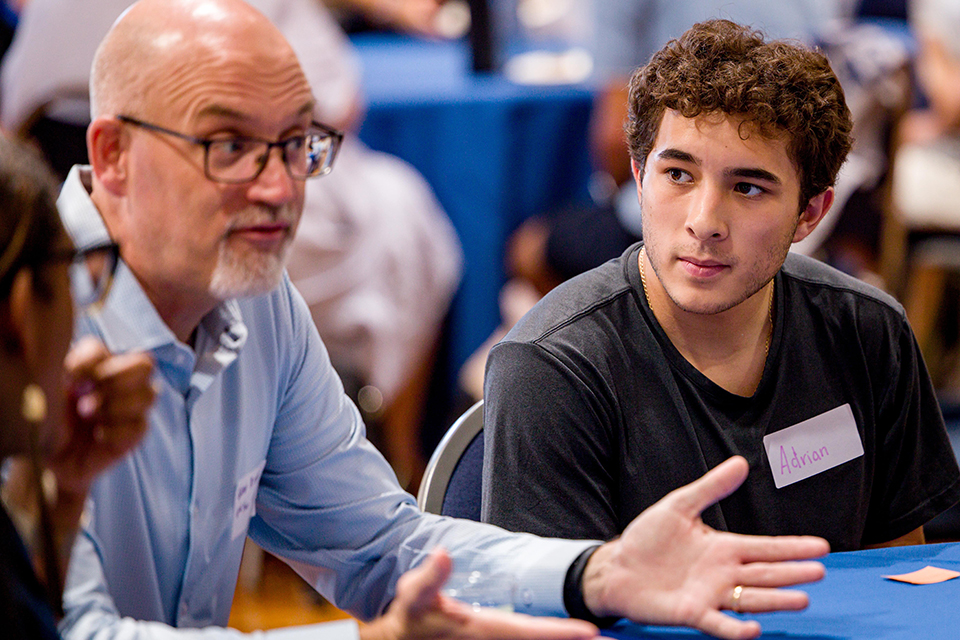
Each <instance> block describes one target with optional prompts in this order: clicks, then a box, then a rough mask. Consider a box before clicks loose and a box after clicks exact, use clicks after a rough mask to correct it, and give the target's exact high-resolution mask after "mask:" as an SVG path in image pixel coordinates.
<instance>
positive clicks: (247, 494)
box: [230, 460, 267, 540]
mask: <svg viewBox="0 0 960 640" xmlns="http://www.w3.org/2000/svg"><path fill="white" fill-rule="evenodd" d="M266 464H267V461H266V460H264V461H263V462H261V463H260V464H258V465H257V468H256V469H254V470H253V471H251V472H250V473H248V474H247V475H245V476H243V477H242V478H240V480H239V481H238V482H237V490H236V492H235V493H234V494H233V530H232V532H231V534H230V539H231V540H236V539H237V538H238V537H240V536H242V535H244V534H246V533H247V525H248V524H250V518H252V517H253V516H254V515H255V514H256V512H257V506H256V505H257V487H258V486H259V485H260V475H261V474H262V473H263V468H264V467H265V466H266Z"/></svg>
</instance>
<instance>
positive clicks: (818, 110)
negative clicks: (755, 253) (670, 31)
mask: <svg viewBox="0 0 960 640" xmlns="http://www.w3.org/2000/svg"><path fill="white" fill-rule="evenodd" d="M667 109H671V110H673V111H676V112H678V113H679V114H681V115H682V116H684V117H687V118H695V117H697V116H699V115H701V114H711V113H718V112H719V113H724V114H728V115H734V116H736V117H742V118H743V121H744V123H751V124H752V125H754V126H755V127H756V128H757V131H758V132H759V133H760V135H763V136H765V137H770V138H774V137H778V136H779V135H782V134H784V133H785V134H786V135H787V137H788V143H787V153H788V154H789V156H790V160H791V161H792V163H793V165H794V167H795V168H796V170H797V175H798V177H799V181H800V205H801V206H800V209H801V210H802V209H803V208H804V207H805V206H806V204H807V203H808V202H809V201H810V199H811V198H812V197H814V196H816V195H818V194H819V193H822V192H823V191H824V190H826V189H827V188H828V187H830V186H832V185H833V184H834V182H835V181H836V177H837V172H838V171H839V170H840V166H841V165H842V164H843V161H844V159H845V158H846V156H847V152H849V151H850V146H851V144H852V137H851V135H850V130H851V129H852V128H853V122H852V120H851V118H850V110H849V109H848V108H847V104H846V101H845V100H844V96H843V89H842V88H841V87H840V81H839V80H838V79H837V76H836V75H835V74H834V73H833V69H831V68H830V63H829V62H828V61H827V58H826V57H825V56H824V55H823V54H822V53H820V52H819V51H815V50H811V49H808V48H806V47H804V46H803V45H801V44H800V43H798V42H793V41H785V40H775V41H772V42H765V41H764V37H763V34H762V33H761V32H759V31H754V30H751V29H749V28H747V27H743V26H740V25H738V24H736V23H734V22H730V21H729V20H709V21H707V22H701V23H699V24H695V25H694V26H693V27H691V28H690V29H689V30H688V31H687V32H686V33H684V34H683V35H682V36H680V38H679V39H676V40H671V41H670V42H668V43H667V44H666V46H664V47H663V49H661V50H660V51H658V52H657V53H656V54H654V56H653V57H652V58H651V59H650V62H649V63H648V64H647V65H646V66H643V67H640V68H639V69H637V71H636V72H635V73H634V74H633V77H632V78H631V79H630V103H629V114H628V119H627V124H626V127H625V130H626V134H627V144H628V146H629V149H630V155H631V157H632V158H633V159H634V161H635V162H636V163H637V165H638V166H639V167H640V168H641V169H640V170H641V173H642V171H643V163H644V161H645V160H646V157H647V155H648V154H649V153H650V150H651V149H652V148H653V143H654V140H655V139H656V137H657V133H658V131H659V129H660V123H661V121H662V120H663V114H664V112H665V110H667Z"/></svg>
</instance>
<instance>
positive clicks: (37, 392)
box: [0, 136, 154, 640]
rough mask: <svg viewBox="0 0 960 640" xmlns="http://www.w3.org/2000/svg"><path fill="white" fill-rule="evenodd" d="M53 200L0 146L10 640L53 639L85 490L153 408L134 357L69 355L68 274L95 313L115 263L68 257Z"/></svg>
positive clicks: (5, 579) (100, 253)
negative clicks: (86, 278) (77, 272)
mask: <svg viewBox="0 0 960 640" xmlns="http://www.w3.org/2000/svg"><path fill="white" fill-rule="evenodd" d="M56 192H57V182H56V180H55V178H54V176H53V174H52V172H51V171H50V169H49V168H48V167H47V166H46V165H45V164H44V162H43V160H41V158H40V156H39V154H37V153H36V152H35V151H34V150H33V149H30V148H28V147H26V146H25V145H23V144H21V143H17V142H14V141H12V140H11V139H9V138H8V137H6V136H0V203H2V204H0V247H2V252H0V297H2V303H0V338H2V341H0V344H2V347H0V357H2V359H3V364H2V375H0V380H2V383H0V407H2V411H3V431H2V434H0V459H3V460H6V461H7V466H6V469H5V474H4V475H5V480H4V484H3V489H2V494H3V507H0V620H3V623H4V631H3V637H4V638H11V639H13V640H20V639H23V640H27V639H37V638H40V639H45V640H52V639H54V638H58V637H59V636H58V634H57V630H56V623H57V621H58V620H59V618H60V616H62V615H63V610H62V606H61V598H62V594H61V589H62V584H63V578H64V573H65V572H66V568H67V563H68V561H69V559H70V550H71V548H72V546H73V541H74V538H75V535H76V533H77V530H78V528H79V526H80V516H81V513H82V511H83V508H84V505H85V502H86V498H87V493H88V491H89V489H90V485H91V483H92V482H93V480H94V478H95V477H96V476H97V474H99V473H100V472H101V471H103V470H104V469H107V468H108V467H110V466H111V465H112V464H113V463H114V462H115V461H116V460H118V459H120V458H121V457H122V456H123V455H125V454H126V452H127V451H129V450H130V449H131V448H133V447H134V446H135V445H136V444H137V442H139V440H140V438H141V437H142V436H143V433H144V431H145V429H146V411H147V409H148V408H149V406H150V403H151V402H152V400H153V396H154V391H153V388H152V387H151V385H150V376H151V373H152V370H153V365H152V362H151V360H150V358H149V357H148V356H146V355H144V354H125V355H118V356H112V355H110V354H109V353H108V352H107V351H106V349H105V348H104V347H103V345H102V344H100V343H99V342H97V341H96V340H94V339H92V338H88V339H85V340H83V341H81V342H80V343H78V344H77V345H76V346H75V347H74V348H73V349H71V350H70V351H69V355H68V349H69V345H70V338H71V335H72V327H73V311H74V306H73V302H72V300H71V293H70V277H69V274H68V268H69V267H70V265H71V264H75V265H76V267H77V268H78V269H87V268H88V267H87V265H88V264H89V265H90V268H91V269H92V270H91V271H90V273H91V276H90V277H91V278H93V279H94V280H93V282H94V283H95V284H96V285H98V286H92V287H89V288H88V289H87V292H88V293H89V294H90V295H86V296H85V297H84V298H83V302H85V303H88V304H91V305H95V304H98V303H100V302H101V301H102V297H104V296H106V295H107V293H108V291H109V282H110V279H111V278H112V274H113V266H114V265H115V258H116V254H115V252H114V249H115V247H113V246H99V247H89V248H86V249H84V250H82V251H77V250H76V249H74V247H73V245H72V244H71V242H70V239H69V238H68V237H67V234H66V233H65V232H64V231H63V227H62V225H61V224H60V218H59V216H58V214H57V209H56V204H55V197H56ZM21 536H22V540H21ZM31 556H32V558H31ZM34 567H35V568H36V570H37V573H38V574H39V576H40V579H38V578H37V576H35V575H34Z"/></svg>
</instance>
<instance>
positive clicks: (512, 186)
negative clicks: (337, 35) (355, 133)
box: [354, 35, 592, 374]
mask: <svg viewBox="0 0 960 640" xmlns="http://www.w3.org/2000/svg"><path fill="white" fill-rule="evenodd" d="M354 44H355V45H356V47H357V49H358V51H359V53H360V57H361V60H362V63H363V68H364V76H363V78H364V79H363V85H364V91H365V94H366V98H367V102H368V111H367V115H366V117H365V119H364V123H363V127H362V129H361V131H360V138H361V139H362V140H363V141H364V142H366V143H367V144H368V145H369V146H370V147H371V148H373V149H377V150H380V151H385V152H388V153H391V154H393V155H396V156H399V157H400V158H403V159H404V160H406V161H408V162H410V163H411V164H412V165H413V166H414V167H416V168H417V169H418V170H419V171H420V172H421V173H422V174H423V175H424V177H425V178H426V179H427V181H428V182H429V183H430V185H431V186H432V187H433V189H434V191H435V192H436V194H437V198H438V199H439V201H440V203H441V204H442V205H443V207H444V209H445V210H446V212H447V214H448V215H449V216H450V219H451V220H452V222H453V225H454V227H455V228H456V230H457V233H458V234H459V236H460V241H461V243H462V245H463V250H464V257H465V271H464V277H463V281H462V283H461V287H460V291H459V293H458V295H457V298H456V300H455V301H454V305H453V308H452V310H451V317H450V328H449V331H450V351H451V353H450V362H449V363H448V364H449V365H450V368H451V371H452V373H454V374H455V372H456V371H457V370H458V369H459V367H460V365H461V364H463V362H464V361H465V360H466V359H467V358H468V357H469V355H470V354H471V353H472V352H473V351H474V350H475V349H476V348H477V347H478V346H479V345H480V344H481V343H483V341H484V340H486V338H487V337H488V336H489V335H490V333H491V332H492V331H493V330H494V329H495V328H496V326H497V325H498V324H499V322H500V315H499V307H498V301H497V300H498V293H499V290H500V287H501V285H502V284H503V282H504V269H503V248H504V242H505V240H506V238H507V237H508V236H509V234H510V233H511V232H512V231H513V230H514V229H515V228H516V226H517V225H518V224H519V223H520V222H521V221H522V220H524V219H525V218H527V217H528V216H530V215H533V214H536V213H540V212H543V211H544V210H547V209H550V208H551V207H555V206H557V205H559V204H560V203H563V202H565V201H568V200H570V199H572V198H577V197H580V198H582V197H585V194H586V184H587V179H588V177H589V166H590V165H589V160H588V152H587V144H586V131H587V124H588V120H589V115H590V109H591V106H592V93H591V91H590V90H589V89H588V88H586V87H584V86H549V87H531V86H521V85H517V84H513V83H511V82H509V81H508V80H506V79H505V78H504V77H502V76H500V75H495V74H481V75H477V74H474V73H472V72H471V70H470V52H469V48H468V46H467V45H466V43H464V42H427V41H420V40H414V39H410V38H404V37H399V36H383V35H374V36H371V35H368V36H363V37H356V38H355V39H354Z"/></svg>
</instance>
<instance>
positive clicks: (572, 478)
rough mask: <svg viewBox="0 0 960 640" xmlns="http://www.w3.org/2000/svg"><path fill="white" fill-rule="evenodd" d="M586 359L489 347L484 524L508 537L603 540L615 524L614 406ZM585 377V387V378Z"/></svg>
mask: <svg viewBox="0 0 960 640" xmlns="http://www.w3.org/2000/svg"><path fill="white" fill-rule="evenodd" d="M589 367H590V365H589V363H585V362H578V361H576V360H575V359H570V358H566V359H565V358H562V356H560V355H555V354H554V353H553V352H550V351H548V350H547V349H545V348H544V347H542V346H540V345H537V344H530V343H522V342H502V343H500V344H499V345H497V346H496V347H494V349H493V350H492V351H491V353H490V356H489V359H488V364H487V374H486V381H487V382H486V389H485V391H484V398H485V400H484V403H485V414H484V444H485V450H484V479H483V488H484V493H483V507H482V518H483V520H484V521H485V522H490V523H493V524H496V525H499V526H502V527H504V528H506V529H509V530H513V531H527V532H530V533H534V534H537V535H553V536H559V537H563V538H595V539H600V540H609V539H611V538H613V537H614V536H616V535H618V534H619V532H620V531H621V530H622V526H621V523H619V522H618V516H617V513H618V504H619V500H618V498H617V495H616V492H617V488H616V487H617V486H618V482H617V477H616V469H618V468H619V465H618V464H617V463H616V462H615V461H611V459H610V458H611V454H612V452H613V451H614V450H615V447H614V446H613V445H612V443H613V442H615V440H613V438H614V437H615V436H613V435H612V433H611V432H612V429H611V425H612V424H613V422H614V420H615V419H616V418H615V415H616V408H615V407H614V406H613V404H612V403H610V402H604V400H603V396H604V394H603V388H604V383H603V381H602V379H601V378H600V377H599V376H598V375H597V374H596V372H592V371H591V370H590V368H589ZM591 380H592V382H591Z"/></svg>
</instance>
